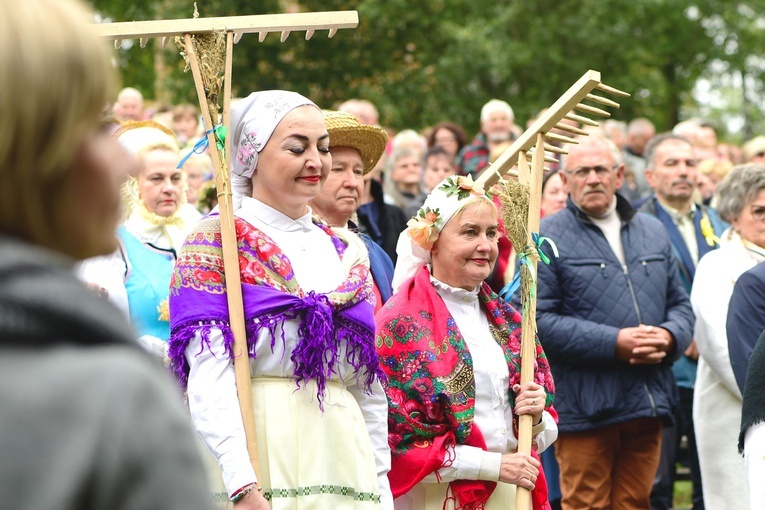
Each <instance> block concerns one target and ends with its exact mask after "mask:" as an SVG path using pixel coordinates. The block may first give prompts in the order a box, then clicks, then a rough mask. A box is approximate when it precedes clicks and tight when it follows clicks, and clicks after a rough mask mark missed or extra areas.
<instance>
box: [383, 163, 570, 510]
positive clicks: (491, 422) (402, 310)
mask: <svg viewBox="0 0 765 510" xmlns="http://www.w3.org/2000/svg"><path fill="white" fill-rule="evenodd" d="M498 239H499V225H498V221H497V208H496V206H495V205H494V203H493V202H492V200H491V199H490V198H489V197H488V196H487V195H486V194H485V193H484V191H483V189H482V188H479V187H478V186H475V185H474V184H473V182H472V180H471V179H470V178H468V177H461V176H459V177H458V176H453V177H449V178H448V179H446V180H444V181H443V182H441V183H440V184H439V185H438V186H436V188H435V189H434V190H433V191H431V192H430V195H428V199H427V200H426V202H425V204H424V205H423V207H422V209H420V211H419V212H418V213H417V216H415V217H414V218H412V220H411V221H410V222H409V226H408V228H407V230H406V231H404V232H403V233H402V234H401V237H400V238H399V244H398V251H399V257H398V262H397V264H396V273H395V276H394V288H395V290H396V293H395V294H394V295H393V297H392V298H391V299H390V301H388V303H386V304H385V306H384V307H383V309H382V310H380V312H378V313H377V315H376V316H375V322H376V326H377V327H376V338H377V351H378V353H379V354H380V366H381V367H382V369H383V370H384V372H385V374H386V375H387V377H388V387H387V389H386V391H387V394H388V404H389V413H388V427H389V432H388V434H389V439H388V442H389V444H390V446H391V454H392V466H391V471H390V474H389V477H390V480H391V489H392V491H393V495H394V497H397V499H396V500H395V505H396V509H397V510H442V509H443V510H453V509H455V508H458V509H466V508H470V509H474V508H475V509H478V508H485V509H487V510H493V509H502V510H506V509H514V508H515V492H516V486H522V487H525V488H526V489H529V490H532V489H535V488H538V490H535V491H533V492H532V499H533V500H534V502H535V505H534V508H535V509H542V508H549V505H548V504H547V494H546V484H545V483H544V478H543V477H541V478H539V482H540V483H539V484H537V477H538V476H539V460H538V458H535V457H536V454H534V455H533V456H530V455H527V454H525V453H521V452H518V451H517V448H518V440H517V436H516V430H517V425H518V422H517V418H518V415H522V414H530V415H532V416H533V424H534V427H533V429H532V435H533V436H534V442H535V445H536V448H535V449H536V450H538V451H543V450H544V449H545V448H547V446H549V445H550V443H552V442H553V441H554V440H555V437H556V435H557V428H556V426H555V421H554V419H553V417H552V415H551V414H550V413H549V412H547V411H546V409H548V408H549V407H550V405H551V404H552V400H553V393H554V391H555V390H554V386H553V381H552V377H551V376H550V369H549V365H548V364H547V359H546V357H545V354H544V351H543V350H542V346H541V345H540V344H539V343H538V342H536V349H535V357H534V359H532V360H531V361H532V362H533V363H534V365H535V371H534V372H535V373H534V381H533V382H529V383H526V384H524V385H523V386H521V384H520V358H519V351H520V339H521V314H520V313H519V312H518V311H517V310H516V309H514V308H513V307H511V306H510V305H509V304H507V303H505V302H504V301H500V300H499V298H498V297H497V294H495V293H494V292H492V291H491V289H490V288H489V286H488V284H486V282H484V280H485V279H486V277H487V276H489V274H490V273H491V271H492V269H493V266H494V263H495V262H496V259H497V251H498V250H497V240H498Z"/></svg>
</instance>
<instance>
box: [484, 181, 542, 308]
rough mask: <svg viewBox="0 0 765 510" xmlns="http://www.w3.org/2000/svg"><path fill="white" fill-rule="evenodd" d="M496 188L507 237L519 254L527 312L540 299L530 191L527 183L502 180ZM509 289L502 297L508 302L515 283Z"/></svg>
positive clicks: (524, 302)
mask: <svg viewBox="0 0 765 510" xmlns="http://www.w3.org/2000/svg"><path fill="white" fill-rule="evenodd" d="M493 189H494V190H495V192H496V194H497V196H498V197H499V201H500V203H501V204H502V207H501V208H500V211H499V212H500V216H501V217H502V223H503V224H504V226H505V235H506V236H507V237H508V239H510V242H511V243H512V245H513V248H514V249H515V252H516V253H517V254H518V262H519V263H520V275H521V279H520V287H521V303H522V304H523V309H524V312H525V310H526V307H527V306H528V305H529V303H531V301H532V300H533V299H534V297H535V296H536V274H535V271H534V269H533V267H534V266H533V265H532V263H531V262H532V261H539V254H538V253H537V247H536V246H535V245H533V244H531V243H530V242H529V240H530V236H529V231H528V219H529V202H530V189H529V186H528V185H527V184H522V183H520V182H517V181H514V180H502V181H500V182H498V183H497V184H495V185H494V187H493ZM516 285H517V283H516ZM506 288H510V289H509V290H510V291H509V293H505V292H502V293H501V294H502V297H503V299H505V301H509V300H510V297H511V296H512V294H513V292H514V291H515V289H514V288H512V284H510V285H508V286H507V287H506ZM502 290H503V291H504V290H505V289H502Z"/></svg>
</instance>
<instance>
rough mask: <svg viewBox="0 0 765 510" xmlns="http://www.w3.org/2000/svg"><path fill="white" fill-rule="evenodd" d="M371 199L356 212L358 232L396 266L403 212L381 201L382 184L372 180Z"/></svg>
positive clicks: (403, 225) (402, 225)
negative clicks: (378, 246) (375, 245)
mask: <svg viewBox="0 0 765 510" xmlns="http://www.w3.org/2000/svg"><path fill="white" fill-rule="evenodd" d="M372 198H373V199H374V200H373V201H372V202H370V203H369V204H364V205H362V206H361V207H359V210H358V211H356V215H357V217H358V219H359V231H360V232H362V233H364V234H366V235H368V236H369V237H371V238H372V240H373V241H374V242H376V243H377V244H378V245H380V247H382V249H383V250H385V253H387V254H388V256H389V257H390V259H391V260H392V261H393V264H394V265H395V264H396V259H397V258H398V257H397V256H396V244H397V243H398V236H399V234H401V232H403V231H404V229H405V228H406V222H407V221H409V218H407V217H406V215H405V214H404V211H402V210H401V209H400V208H398V207H396V206H395V205H391V204H386V203H385V201H384V200H383V189H382V184H380V183H379V182H377V181H375V180H372Z"/></svg>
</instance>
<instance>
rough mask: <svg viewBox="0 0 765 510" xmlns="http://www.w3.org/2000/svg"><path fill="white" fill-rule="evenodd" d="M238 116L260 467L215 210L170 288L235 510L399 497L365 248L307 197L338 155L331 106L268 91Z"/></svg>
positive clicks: (175, 323) (182, 346)
mask: <svg viewBox="0 0 765 510" xmlns="http://www.w3.org/2000/svg"><path fill="white" fill-rule="evenodd" d="M231 120H232V122H231V124H232V126H231V127H232V129H231V135H230V136H232V137H233V151H232V173H233V175H232V184H233V187H234V190H235V202H236V201H237V198H240V199H241V202H240V204H239V207H238V210H237V211H236V235H237V240H238V250H239V267H240V272H241V279H242V294H243V299H244V314H245V321H246V330H247V343H248V347H249V355H250V358H251V359H250V374H251V377H252V379H251V382H252V388H251V391H252V392H253V400H254V405H255V421H256V434H257V446H258V456H259V459H260V465H261V471H262V472H261V479H260V480H256V479H255V473H254V472H253V469H252V467H251V465H250V459H249V456H248V453H247V448H246V442H245V436H244V430H243V427H242V419H241V414H240V407H239V403H238V400H237V388H236V386H235V378H234V366H233V352H232V346H233V335H232V332H231V324H230V323H229V317H228V307H227V303H226V293H225V281H224V278H225V275H224V274H223V270H222V251H221V241H220V233H219V232H220V225H219V217H218V215H217V213H215V212H213V213H211V214H210V215H209V216H207V217H206V218H205V219H203V220H202V221H201V222H200V224H199V225H198V226H197V228H196V230H195V232H194V233H193V234H192V235H190V236H189V238H188V240H187V241H186V243H185V245H184V247H183V249H182V251H181V253H180V256H179V259H178V263H177V264H176V268H175V273H174V275H173V281H172V283H171V291H170V292H171V296H170V312H171V313H170V315H171V329H172V336H171V339H170V356H171V360H172V363H173V366H174V367H175V369H176V371H177V373H178V375H179V377H180V378H181V380H182V381H183V382H187V384H188V386H187V388H188V400H189V408H190V411H191V417H192V420H193V422H194V425H195V427H196V429H197V431H198V433H199V435H200V437H201V438H202V440H203V441H204V443H205V445H206V447H207V449H208V451H209V452H210V453H211V454H212V456H213V457H214V458H215V459H216V460H217V461H218V464H219V465H220V467H221V469H222V474H223V481H224V483H225V486H226V493H227V496H228V498H229V499H230V500H231V501H232V502H233V503H234V508H236V509H237V510H239V509H255V508H257V509H262V508H273V509H296V508H319V509H327V510H329V509H362V508H370V509H371V508H375V509H376V508H380V507H381V506H382V507H383V508H386V509H388V508H392V498H391V495H390V489H389V485H388V479H387V472H388V469H389V465H390V452H389V449H388V445H387V428H386V415H387V403H386V400H385V394H384V391H383V389H382V385H381V384H380V378H379V376H380V370H379V366H378V358H377V354H376V352H375V349H374V338H373V337H374V322H373V317H372V313H373V312H372V310H373V299H374V298H373V297H372V296H373V292H372V278H371V274H370V270H369V260H368V256H367V252H366V249H365V248H364V244H363V242H362V241H361V240H360V239H359V238H358V237H356V236H355V235H354V234H352V233H350V232H348V231H347V230H344V229H340V228H329V227H328V226H327V225H326V224H323V223H321V222H320V221H318V220H317V219H314V218H312V211H311V209H310V207H309V206H308V201H309V200H311V199H312V198H314V197H316V196H317V195H318V194H319V192H320V191H321V188H322V185H323V183H324V182H325V180H326V179H327V175H328V173H329V171H330V168H331V164H332V163H331V156H330V154H329V135H328V134H327V129H326V126H325V123H324V120H323V118H322V114H321V111H320V110H319V108H318V107H317V106H316V105H315V104H314V103H312V102H311V101H310V100H308V99H306V98H305V97H303V96H301V95H299V94H296V93H294V92H286V91H264V92H256V93H253V94H251V95H250V96H248V97H247V98H245V99H243V100H241V101H239V102H238V103H236V104H235V106H234V107H233V108H232V115H231ZM239 390H240V391H242V390H244V391H249V390H250V389H249V388H248V389H243V388H239ZM269 505H270V506H269Z"/></svg>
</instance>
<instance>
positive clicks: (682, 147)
mask: <svg viewBox="0 0 765 510" xmlns="http://www.w3.org/2000/svg"><path fill="white" fill-rule="evenodd" d="M645 155H646V161H647V166H646V172H645V177H646V181H647V182H648V184H649V186H651V189H652V190H653V196H651V197H650V198H649V199H648V200H647V201H646V202H645V203H644V204H643V205H642V206H641V207H640V211H641V212H644V213H646V214H649V215H651V216H654V217H655V218H657V219H658V220H659V221H661V223H662V225H663V226H664V229H665V230H666V232H667V234H668V235H669V239H670V242H671V244H672V252H673V254H674V257H675V260H676V261H677V267H678V270H679V273H680V280H681V281H682V282H683V287H684V288H685V290H686V292H688V294H690V292H691V285H692V284H693V277H694V275H695V273H696V265H697V264H698V262H699V259H701V257H702V256H704V255H705V254H706V253H708V252H710V251H712V250H714V249H715V248H718V247H719V246H720V244H719V236H720V235H722V233H723V231H724V230H725V229H726V228H727V226H728V225H727V224H726V223H725V222H723V221H722V220H721V219H720V218H719V216H717V213H716V212H715V211H714V209H712V208H709V207H707V206H704V205H701V204H695V203H694V202H693V196H694V190H695V189H696V179H697V177H698V170H697V168H698V164H699V160H698V158H697V157H696V152H695V150H694V147H693V145H692V144H691V142H690V141H689V140H688V139H687V138H684V137H682V136H678V135H675V134H672V133H665V134H661V135H658V136H655V137H654V138H652V139H651V140H650V141H649V142H648V144H647V145H646V149H645ZM698 358H699V351H698V349H697V348H696V344H695V342H692V343H691V346H690V347H689V348H688V349H687V350H686V351H685V352H684V353H683V355H682V356H680V358H679V359H678V360H677V361H676V362H675V364H674V365H673V366H672V372H673V373H674V375H675V379H676V381H677V386H678V390H679V394H680V402H679V404H680V405H679V406H678V407H677V408H676V409H675V421H676V424H675V426H673V427H667V428H666V429H664V436H663V438H662V454H661V461H660V463H659V469H658V471H657V472H656V479H655V481H654V488H653V491H652V493H651V508H653V509H654V510H669V509H671V508H672V496H673V488H674V481H675V463H676V460H677V451H678V447H679V444H680V438H681V437H682V436H686V438H687V439H688V448H687V453H688V462H689V465H690V469H691V480H692V481H693V493H692V494H693V495H692V504H693V510H699V509H703V508H704V497H703V494H702V490H701V475H700V474H699V460H698V455H697V453H696V437H695V434H694V430H693V386H694V383H695V382H696V366H697V363H698Z"/></svg>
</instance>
